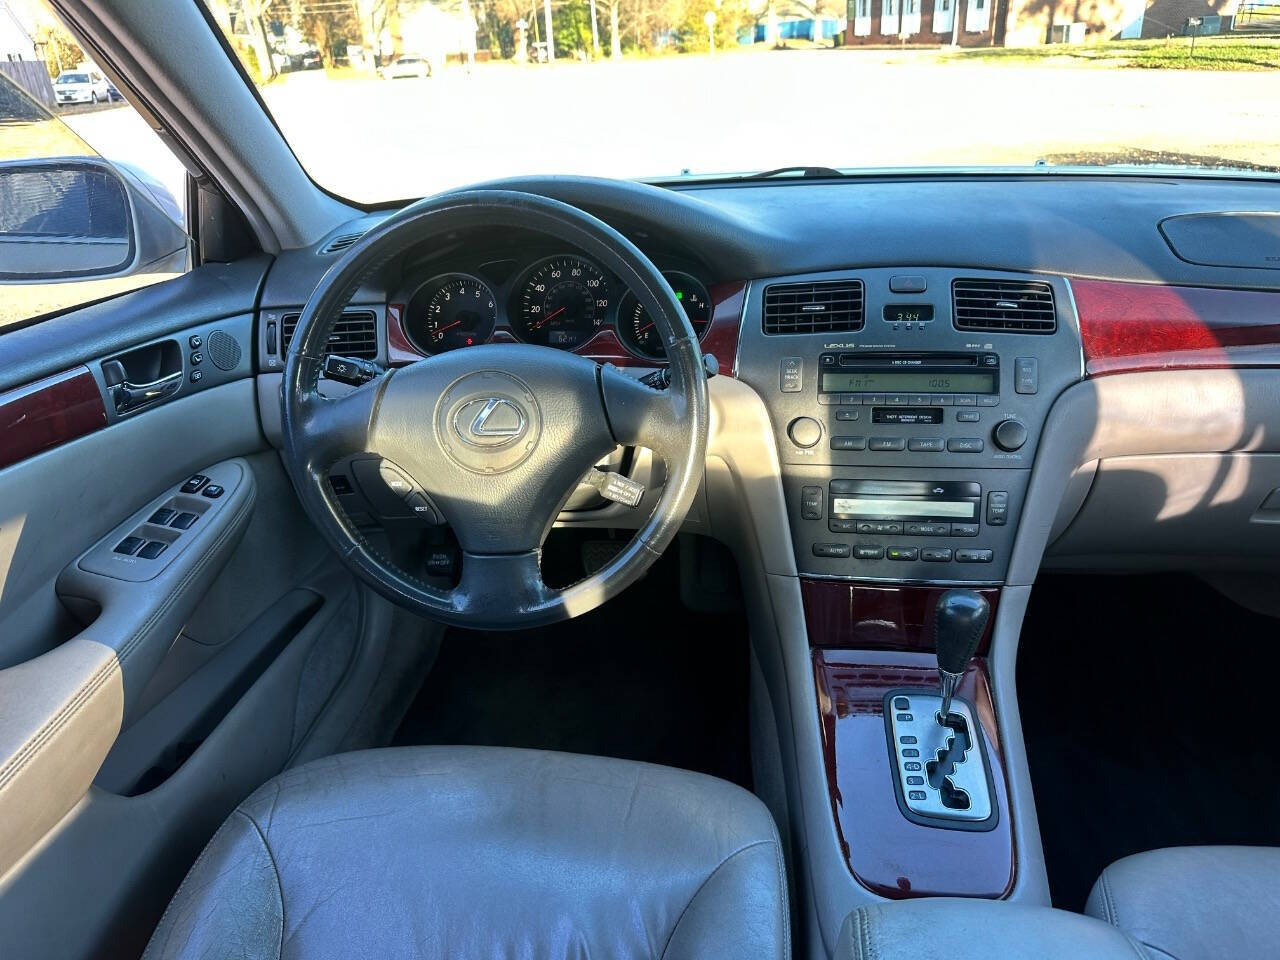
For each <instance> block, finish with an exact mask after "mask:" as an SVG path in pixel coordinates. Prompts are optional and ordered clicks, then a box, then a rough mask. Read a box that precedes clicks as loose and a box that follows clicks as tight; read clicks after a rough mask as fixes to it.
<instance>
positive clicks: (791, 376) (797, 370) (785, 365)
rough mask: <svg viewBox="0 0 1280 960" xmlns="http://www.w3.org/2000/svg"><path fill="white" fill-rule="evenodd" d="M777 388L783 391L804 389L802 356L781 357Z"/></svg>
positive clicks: (793, 391)
mask: <svg viewBox="0 0 1280 960" xmlns="http://www.w3.org/2000/svg"><path fill="white" fill-rule="evenodd" d="M778 389H779V390H781V391H782V392H783V393H800V392H801V391H802V390H804V358H803V357H783V358H782V366H781V367H780V368H779V370H778Z"/></svg>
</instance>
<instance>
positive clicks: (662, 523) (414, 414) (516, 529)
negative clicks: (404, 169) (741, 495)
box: [281, 190, 710, 629]
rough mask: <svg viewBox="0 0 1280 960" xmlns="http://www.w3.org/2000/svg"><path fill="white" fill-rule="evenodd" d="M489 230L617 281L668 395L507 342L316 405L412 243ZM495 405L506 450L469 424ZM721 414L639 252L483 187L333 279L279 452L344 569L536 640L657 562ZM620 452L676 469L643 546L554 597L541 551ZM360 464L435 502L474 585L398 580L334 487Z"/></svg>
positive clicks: (376, 242)
mask: <svg viewBox="0 0 1280 960" xmlns="http://www.w3.org/2000/svg"><path fill="white" fill-rule="evenodd" d="M494 228H507V229H517V228H521V229H530V230H534V231H536V232H539V233H541V234H544V235H546V236H549V237H551V238H553V239H555V240H558V241H561V242H563V243H565V244H567V245H569V246H571V247H573V248H576V249H577V250H580V251H582V252H583V253H584V254H586V255H587V256H590V257H592V258H593V259H595V260H596V261H597V262H599V263H600V264H601V265H602V266H604V267H605V269H606V270H607V271H609V272H610V273H612V274H613V275H614V276H615V277H617V278H618V279H619V280H620V281H621V282H622V284H623V285H624V286H626V287H627V288H629V289H630V290H631V291H632V293H633V294H634V295H635V296H636V298H637V299H638V300H639V301H640V303H641V305H643V306H644V308H645V309H646V310H647V311H648V312H649V315H650V317H652V318H653V320H654V324H655V326H656V327H657V329H658V331H659V333H660V334H661V336H662V339H663V343H664V345H665V348H666V353H667V360H668V364H669V366H670V374H671V376H670V381H671V384H670V387H669V388H668V389H666V390H656V389H654V388H651V387H648V386H646V385H644V384H642V383H640V381H639V380H638V379H636V378H635V377H632V376H629V375H628V374H625V373H623V372H621V371H619V370H617V369H616V368H614V367H613V366H611V365H607V364H606V365H604V366H601V365H598V364H596V363H594V362H593V361H591V360H589V359H587V358H585V357H580V356H578V355H576V354H572V353H567V352H565V351H560V350H553V349H552V348H549V347H540V346H533V345H529V344H503V345H482V346H477V347H467V348H464V349H461V350H454V351H450V352H448V353H442V354H438V355H436V356H433V357H429V358H426V359H423V360H420V361H417V362H416V363H413V364H411V365H409V366H408V367H404V368H400V369H397V370H393V371H390V372H388V373H387V374H385V375H383V376H382V377H379V378H378V379H376V380H374V381H372V382H370V383H367V384H365V385H364V386H362V387H359V388H358V389H356V390H354V391H352V392H351V393H349V394H347V395H345V396H343V397H339V398H328V397H325V396H323V395H321V394H320V393H319V391H318V385H319V380H320V375H321V372H322V369H323V365H324V355H325V346H326V344H327V341H328V339H329V335H330V333H331V332H332V330H333V327H334V324H335V323H336V322H337V320H338V318H339V317H340V316H341V314H342V311H343V309H344V308H345V307H346V306H347V304H348V303H349V302H350V301H351V298H352V297H353V296H354V294H355V292H356V291H357V290H358V289H359V288H360V286H361V285H362V284H363V283H364V282H365V281H366V280H368V279H369V278H370V277H371V276H372V275H373V274H374V273H375V272H376V271H378V270H379V269H380V268H382V267H383V266H385V265H386V264H387V263H388V262H389V261H390V260H392V259H393V258H394V257H396V256H398V255H400V254H401V253H403V252H404V251H405V250H406V249H408V248H411V247H415V246H420V245H429V244H430V243H431V241H433V240H446V239H448V240H449V241H450V242H452V240H453V239H456V237H457V236H459V235H461V234H464V233H466V232H468V231H471V230H477V229H494ZM490 401H496V403H497V404H498V405H502V404H507V403H509V404H510V405H511V408H512V410H514V411H515V412H511V411H510V410H507V408H506V407H503V410H504V411H505V412H507V413H509V414H510V418H511V423H510V427H511V429H510V431H508V432H510V433H511V434H512V435H511V436H510V437H508V436H507V435H506V434H505V433H504V434H501V435H495V436H488V435H481V433H480V429H479V428H480V427H483V426H485V424H483V423H480V421H479V419H477V420H476V421H475V423H472V420H471V417H472V412H473V411H474V410H478V409H481V408H482V406H483V404H484V403H485V402H490ZM490 405H493V404H492V403H491V404H490ZM709 410H710V404H709V400H708V396H707V379H706V372H705V370H704V368H703V363H702V355H701V351H700V349H699V346H698V340H697V337H696V335H695V334H694V332H693V328H692V326H691V324H690V323H689V320H688V318H687V317H686V315H685V313H684V310H683V308H682V307H681V306H680V303H679V301H678V300H677V299H676V297H675V294H674V292H673V291H672V290H671V288H670V286H669V285H668V284H667V282H666V280H665V279H663V277H662V274H661V272H660V271H659V270H658V268H657V267H655V266H654V265H653V264H652V263H651V262H650V261H649V260H648V258H647V257H645V255H644V254H643V253H641V252H640V250H639V249H638V248H637V247H635V245H634V244H632V243H631V242H630V241H629V240H627V239H626V238H625V237H624V236H622V234H620V233H618V232H617V231H616V230H614V229H613V228H612V227H610V226H609V225H608V224H606V223H604V222H603V221H601V220H598V219H597V218H595V217H593V216H591V215H590V214H588V213H585V212H583V211H581V210H579V209H577V208H576V207H572V206H569V205H568V204H564V203H561V202H559V201H556V200H551V199H549V198H546V197H541V196H537V195H534V194H526V193H519V192H515V191H503V190H471V191H462V192H457V193H451V194H444V195H441V196H438V197H433V198H428V199H426V200H422V201H419V202H417V203H414V204H411V205H410V206H408V207H405V208H404V209H403V210H401V211H399V212H398V213H396V214H394V215H392V216H391V217H388V218H387V219H386V220H384V221H383V222H382V223H380V224H379V225H377V226H376V227H374V228H372V229H371V230H370V231H368V232H367V233H366V234H365V235H364V236H363V237H362V238H361V239H360V240H359V241H357V242H356V243H355V244H353V245H352V246H351V247H350V248H348V250H347V251H346V252H345V254H344V255H343V256H342V258H341V259H340V260H339V261H338V262H337V263H335V264H334V265H333V266H332V267H331V268H330V269H329V270H328V271H327V272H326V273H325V275H324V277H323V278H322V279H321V281H320V283H319V284H318V285H317V287H316V289H315V291H314V292H313V293H312V296H311V298H310V300H309V301H308V303H307V305H306V308H305V309H304V310H303V313H302V315H301V317H300V318H299V320H298V324H297V327H296V328H295V331H294V334H293V338H292V340H291V341H290V344H289V348H288V352H287V357H286V360H285V369H284V383H283V389H282V396H281V425H282V430H283V440H284V444H283V454H282V455H283V458H284V461H285V465H286V467H287V469H288V472H289V475H290V477H291V478H292V480H293V483H294V487H295V489H296V490H297V493H298V497H299V499H300V500H301V503H302V506H303V509H304V510H305V511H306V512H307V514H308V515H309V516H310V518H311V519H312V521H313V522H314V523H315V525H316V527H317V528H318V529H319V530H320V532H321V534H322V535H323V536H324V538H325V540H326V541H327V542H328V543H329V544H330V546H332V547H333V549H334V550H335V551H336V552H337V554H338V556H339V557H340V558H341V559H342V560H343V562H344V563H345V564H346V565H347V566H348V567H349V568H350V569H351V570H352V571H353V572H354V573H355V574H356V575H357V576H358V577H359V578H360V579H361V580H363V581H364V582H365V583H367V584H368V585H369V586H371V587H372V588H373V589H374V590H376V591H377V592H378V593H380V594H382V595H383V596H384V597H386V598H387V599H389V600H390V601H392V602H393V603H395V604H397V605H399V606H400V607H403V608H405V609H407V610H410V611H412V612H414V613H417V614H419V615H422V616H425V617H428V618H431V619H435V620H440V621H444V622H446V623H450V624H454V625H457V626H464V627H472V628H476V629H511V628H520V627H531V626H537V625H541V624H546V623H552V622H556V621H559V620H563V619H567V618H569V617H573V616H577V615H579V614H581V613H585V612H587V611H588V610H592V609H594V608H595V607H597V606H599V605H600V604H602V603H604V602H605V601H606V600H608V599H609V598H611V597H613V596H615V595H616V594H618V593H619V592H621V591H622V590H623V589H625V588H626V587H627V586H628V585H630V584H631V583H633V582H634V581H635V580H636V579H638V578H639V577H640V576H641V574H643V573H644V571H645V570H647V569H648V567H649V566H650V565H651V564H652V563H653V562H654V560H656V559H657V557H658V556H659V555H661V553H662V551H663V550H664V549H665V548H666V547H667V546H668V545H669V544H670V542H671V540H672V539H673V538H674V537H675V534H676V533H677V532H678V530H679V528H680V525H681V524H682V523H683V521H684V518H685V516H686V514H687V513H688V511H689V508H690V506H691V505H692V503H693V499H694V497H695V496H696V494H697V490H698V486H699V484H700V481H701V478H702V473H703V467H704V463H705V459H706V446H707V429H708V423H709V416H710V414H709ZM468 424H471V426H470V427H469V426H468ZM476 424H479V427H477V426H476ZM520 431H522V432H520ZM495 433H496V432H495ZM617 444H623V445H628V446H644V447H648V448H649V449H651V450H653V451H654V453H655V455H656V456H660V457H661V458H662V459H663V460H664V462H665V466H666V481H665V483H664V485H663V489H662V493H661V496H660V497H659V498H658V502H657V504H656V505H655V507H654V509H653V512H652V514H651V515H650V516H649V517H648V518H647V519H646V520H645V522H644V523H643V524H642V525H641V526H640V527H639V529H638V531H637V532H636V535H635V536H634V537H633V538H632V540H631V541H630V543H628V544H627V546H626V547H625V548H624V549H623V550H622V551H621V552H620V553H619V554H618V555H617V556H616V557H614V558H613V559H612V560H611V561H610V562H609V563H607V564H606V565H605V566H604V567H603V568H601V569H600V570H599V571H597V572H596V573H594V574H591V575H590V576H588V577H586V578H585V579H583V580H581V581H579V582H577V583H575V584H572V585H571V586H568V587H564V588H562V589H552V588H550V587H547V586H546V584H545V583H544V582H543V580H542V576H541V566H540V562H541V544H542V540H543V539H544V538H545V536H546V533H547V532H548V531H549V530H550V527H551V525H552V524H553V522H554V520H555V517H556V516H557V515H558V513H559V510H560V507H561V506H562V505H563V504H564V502H565V500H566V499H567V498H568V496H569V495H570V493H571V492H572V491H573V489H574V488H575V487H576V485H577V482H578V480H580V478H581V477H582V476H583V475H584V474H585V473H586V472H587V470H588V469H590V467H591V465H592V464H594V463H595V462H597V461H598V460H599V459H600V457H601V456H603V455H604V454H605V453H607V452H608V450H611V449H613V448H614V447H615V446H616V445H617ZM358 454H370V455H374V456H381V457H383V458H384V459H385V460H386V461H388V463H389V464H391V465H394V466H395V468H396V469H398V470H399V471H400V472H402V473H405V474H407V475H409V477H410V478H411V480H412V482H413V483H414V484H415V486H416V487H419V488H421V490H422V491H423V492H424V493H425V494H426V495H427V496H428V497H429V498H430V499H431V501H432V502H433V503H434V504H439V505H440V506H439V507H437V509H439V511H440V512H442V513H443V514H444V517H445V520H446V521H447V522H449V523H450V524H451V525H452V527H453V529H454V532H455V535H456V536H457V537H458V540H459V544H460V545H461V546H462V570H461V576H460V580H459V583H458V584H457V586H456V587H454V588H453V589H452V590H444V589H441V588H438V587H436V586H433V585H431V584H429V583H427V582H426V581H425V580H423V579H421V578H420V577H418V576H416V575H415V574H413V573H411V572H410V571H406V570H403V569H401V568H400V567H399V566H398V565H396V564H395V563H394V562H393V561H392V560H391V559H390V558H388V557H386V556H384V555H383V554H382V552H381V551H379V550H378V549H377V548H376V547H375V545H374V544H372V543H371V542H370V541H369V540H368V539H367V538H366V537H365V536H364V535H363V534H362V533H361V531H360V530H359V529H358V528H357V527H356V525H355V524H353V523H352V522H351V520H350V518H349V517H347V515H346V513H345V511H344V510H343V508H342V507H341V505H340V504H339V503H338V501H337V499H336V497H335V496H334V495H333V493H332V491H331V489H330V488H329V484H328V474H329V470H330V468H331V467H332V466H333V465H334V464H336V463H338V462H339V461H340V460H342V459H343V458H345V457H347V456H349V455H358ZM406 461H407V462H406ZM522 525H523V526H522Z"/></svg>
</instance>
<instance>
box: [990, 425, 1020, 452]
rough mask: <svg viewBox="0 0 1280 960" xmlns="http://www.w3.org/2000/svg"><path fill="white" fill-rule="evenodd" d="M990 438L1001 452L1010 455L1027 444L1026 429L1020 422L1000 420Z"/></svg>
mask: <svg viewBox="0 0 1280 960" xmlns="http://www.w3.org/2000/svg"><path fill="white" fill-rule="evenodd" d="M991 438H992V439H993V440H995V442H996V446H997V447H999V448H1000V449H1001V450H1004V451H1006V452H1008V453H1012V452H1013V451H1014V450H1019V449H1021V448H1022V445H1023V444H1024V443H1026V442H1027V427H1026V425H1025V424H1024V423H1023V422H1022V421H1021V420H1001V421H1000V422H999V423H997V424H996V428H995V430H993V431H992V432H991ZM979 443H981V441H979Z"/></svg>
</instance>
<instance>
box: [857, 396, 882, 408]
mask: <svg viewBox="0 0 1280 960" xmlns="http://www.w3.org/2000/svg"><path fill="white" fill-rule="evenodd" d="M869 403H870V404H876V403H884V394H883V393H864V394H863V395H862V405H863V406H864V407H865V406H866V405H867V404H869Z"/></svg>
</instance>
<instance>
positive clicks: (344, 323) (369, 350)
mask: <svg viewBox="0 0 1280 960" xmlns="http://www.w3.org/2000/svg"><path fill="white" fill-rule="evenodd" d="M300 316H302V314H300V313H286V314H285V315H284V316H283V317H281V318H280V333H281V338H280V339H281V347H280V355H281V356H284V352H285V351H286V350H288V349H289V341H290V340H292V339H293V331H294V330H295V329H296V328H297V326H298V318H299V317H300ZM326 351H327V352H328V353H334V354H337V355H338V356H340V357H357V358H359V359H361V360H376V359H377V358H378V318H377V316H376V315H375V314H374V313H373V311H372V310H361V311H358V312H355V311H353V312H351V313H344V314H343V315H342V317H341V318H340V319H339V320H338V322H337V323H335V324H334V325H333V332H332V333H331V334H329V344H328V346H327V348H326Z"/></svg>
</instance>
